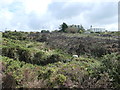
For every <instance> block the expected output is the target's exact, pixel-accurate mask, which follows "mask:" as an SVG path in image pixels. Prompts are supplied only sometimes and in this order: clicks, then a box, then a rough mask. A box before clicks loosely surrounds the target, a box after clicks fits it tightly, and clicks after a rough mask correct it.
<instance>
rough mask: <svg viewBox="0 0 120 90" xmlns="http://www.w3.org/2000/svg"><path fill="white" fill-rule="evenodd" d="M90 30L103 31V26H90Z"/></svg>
mask: <svg viewBox="0 0 120 90" xmlns="http://www.w3.org/2000/svg"><path fill="white" fill-rule="evenodd" d="M90 30H91V31H93V32H105V28H99V27H92V26H91V27H90Z"/></svg>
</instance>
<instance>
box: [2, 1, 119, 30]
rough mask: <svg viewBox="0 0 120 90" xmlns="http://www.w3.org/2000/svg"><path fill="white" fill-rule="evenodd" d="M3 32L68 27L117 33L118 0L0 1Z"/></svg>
mask: <svg viewBox="0 0 120 90" xmlns="http://www.w3.org/2000/svg"><path fill="white" fill-rule="evenodd" d="M0 22H1V23H0V30H2V31H4V30H18V31H40V30H51V31H52V30H58V29H59V26H60V25H61V24H62V23H63V22H65V23H66V24H68V25H72V24H74V25H81V24H82V25H83V27H84V28H85V29H89V28H90V26H91V25H92V26H93V27H102V28H105V29H106V30H111V31H112V30H118V0H0Z"/></svg>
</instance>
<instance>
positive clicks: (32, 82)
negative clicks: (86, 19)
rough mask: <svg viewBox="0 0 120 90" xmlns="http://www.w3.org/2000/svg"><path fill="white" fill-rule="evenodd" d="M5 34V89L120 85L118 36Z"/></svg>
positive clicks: (3, 53) (2, 73)
mask: <svg viewBox="0 0 120 90" xmlns="http://www.w3.org/2000/svg"><path fill="white" fill-rule="evenodd" d="M2 34H3V35H2V36H3V38H2V40H1V42H2V44H1V45H0V47H1V48H2V55H1V56H0V58H1V59H0V64H1V66H2V67H0V69H1V72H0V77H1V78H2V80H3V82H2V86H3V88H120V54H119V43H118V37H117V35H111V36H110V37H103V36H100V35H98V34H96V35H95V34H84V35H82V34H70V33H39V32H38V33H28V32H16V31H15V32H11V31H6V32H4V33H2ZM101 35H102V34H101ZM73 55H78V56H79V57H73Z"/></svg>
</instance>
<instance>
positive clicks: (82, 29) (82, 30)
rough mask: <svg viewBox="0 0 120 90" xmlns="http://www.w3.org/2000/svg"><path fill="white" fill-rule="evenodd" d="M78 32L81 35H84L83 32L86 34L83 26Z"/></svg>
mask: <svg viewBox="0 0 120 90" xmlns="http://www.w3.org/2000/svg"><path fill="white" fill-rule="evenodd" d="M78 32H79V33H83V32H85V29H84V27H83V26H82V25H81V26H80V27H79V30H78Z"/></svg>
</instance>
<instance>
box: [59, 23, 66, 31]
mask: <svg viewBox="0 0 120 90" xmlns="http://www.w3.org/2000/svg"><path fill="white" fill-rule="evenodd" d="M67 28H68V25H67V24H66V23H64V22H63V24H62V25H60V29H61V30H60V31H62V32H66V29H67Z"/></svg>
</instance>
